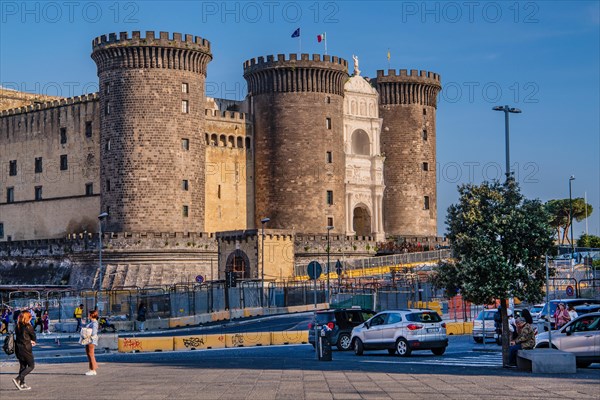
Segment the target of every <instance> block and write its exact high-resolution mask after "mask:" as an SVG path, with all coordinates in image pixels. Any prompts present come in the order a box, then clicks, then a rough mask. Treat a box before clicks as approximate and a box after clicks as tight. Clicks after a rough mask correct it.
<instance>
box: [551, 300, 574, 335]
mask: <svg viewBox="0 0 600 400" xmlns="http://www.w3.org/2000/svg"><path fill="white" fill-rule="evenodd" d="M569 321H571V316H570V315H569V312H568V311H567V308H566V307H565V303H558V307H556V311H555V312H554V323H555V324H556V325H555V329H559V328H560V327H562V326H564V325H565V324H566V323H567V322H569Z"/></svg>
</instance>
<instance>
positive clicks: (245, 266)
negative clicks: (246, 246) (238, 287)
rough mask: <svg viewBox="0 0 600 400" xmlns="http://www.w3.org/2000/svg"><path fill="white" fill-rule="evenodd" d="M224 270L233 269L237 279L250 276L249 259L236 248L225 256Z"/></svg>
mask: <svg viewBox="0 0 600 400" xmlns="http://www.w3.org/2000/svg"><path fill="white" fill-rule="evenodd" d="M225 271H233V272H234V273H235V275H236V277H237V278H238V279H244V278H245V279H248V278H250V260H249V259H248V256H247V255H246V253H244V252H243V251H242V250H240V249H237V250H236V251H234V252H233V253H231V254H229V256H228V257H227V263H226V264H225Z"/></svg>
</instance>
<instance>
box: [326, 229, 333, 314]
mask: <svg viewBox="0 0 600 400" xmlns="http://www.w3.org/2000/svg"><path fill="white" fill-rule="evenodd" d="M332 229H333V226H328V227H327V304H329V300H330V286H329V255H330V253H331V246H330V244H329V231H331V230H332Z"/></svg>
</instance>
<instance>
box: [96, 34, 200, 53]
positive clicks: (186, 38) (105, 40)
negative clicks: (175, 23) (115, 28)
mask: <svg viewBox="0 0 600 400" xmlns="http://www.w3.org/2000/svg"><path fill="white" fill-rule="evenodd" d="M109 45H118V46H128V45H129V46H161V47H180V48H185V49H194V48H196V49H197V50H207V51H210V42H209V41H208V40H206V39H204V38H202V37H200V36H193V35H189V34H183V35H182V34H181V33H176V32H175V33H173V34H172V36H169V32H159V34H158V37H157V36H156V33H155V32H154V31H146V36H145V37H142V36H141V33H140V31H133V32H131V36H129V33H128V32H120V33H119V37H118V38H117V34H116V33H109V34H108V35H101V36H98V37H96V38H94V39H93V40H92V48H93V49H94V50H96V49H97V48H102V47H106V46H109Z"/></svg>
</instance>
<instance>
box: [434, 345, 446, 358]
mask: <svg viewBox="0 0 600 400" xmlns="http://www.w3.org/2000/svg"><path fill="white" fill-rule="evenodd" d="M431 352H432V353H433V354H435V355H436V356H441V355H442V354H444V353H445V352H446V348H445V347H438V348H436V349H431Z"/></svg>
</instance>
